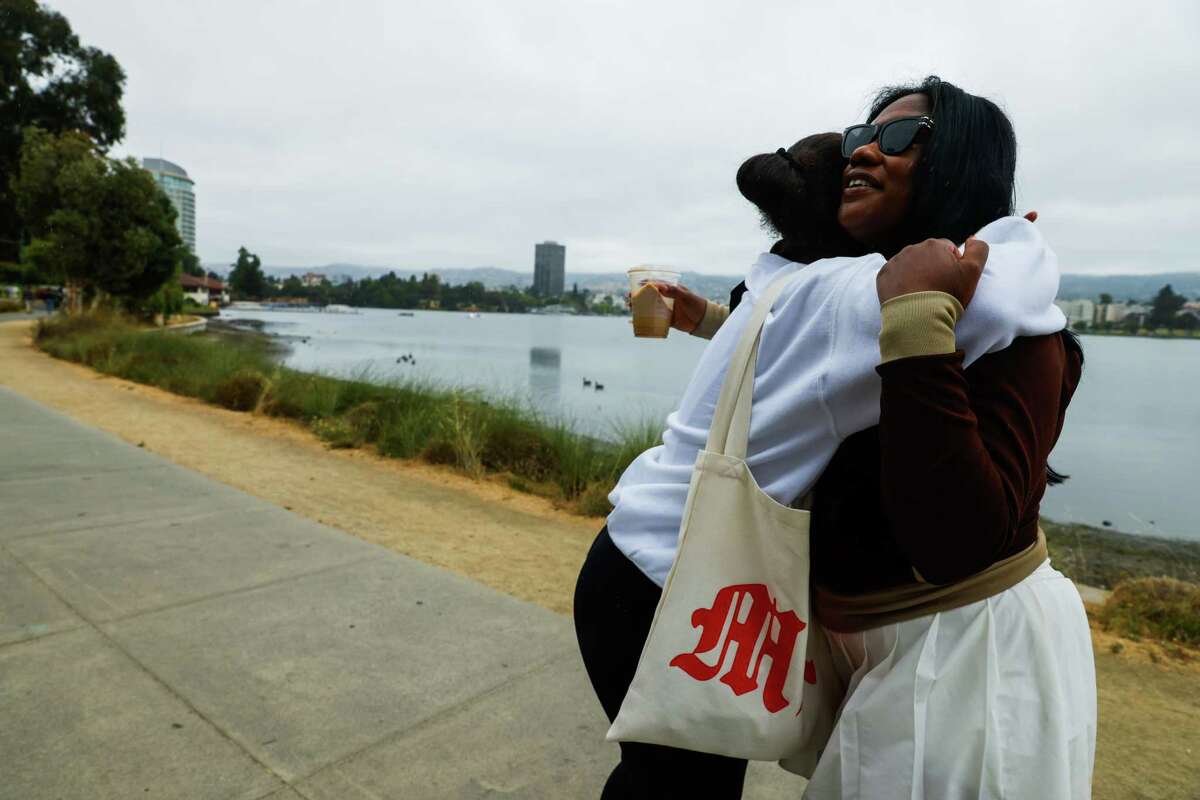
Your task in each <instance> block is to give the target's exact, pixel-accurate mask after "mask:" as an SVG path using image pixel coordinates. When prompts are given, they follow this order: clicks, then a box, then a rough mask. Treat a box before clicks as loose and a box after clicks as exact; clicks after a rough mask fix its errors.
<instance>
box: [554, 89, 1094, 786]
mask: <svg viewBox="0 0 1200 800" xmlns="http://www.w3.org/2000/svg"><path fill="white" fill-rule="evenodd" d="M1015 168H1016V138H1015V136H1014V133H1013V129H1012V125H1011V123H1010V122H1009V120H1008V119H1007V117H1006V116H1005V114H1004V113H1003V111H1001V110H1000V109H999V108H998V107H997V106H996V105H995V104H994V103H992V102H990V101H989V100H987V99H985V98H982V97H978V96H975V95H971V94H969V93H967V92H964V91H963V90H961V89H960V88H958V87H956V86H954V85H953V84H950V83H948V82H946V81H942V80H940V79H938V78H936V77H930V78H927V79H926V80H924V81H923V82H921V83H919V84H914V85H908V86H900V87H893V88H888V89H885V90H883V91H882V92H880V94H879V95H878V97H877V98H876V100H875V102H874V103H873V105H872V108H871V111H870V114H869V116H868V120H867V123H866V124H861V125H853V126H851V127H849V128H847V129H846V131H845V133H844V134H843V135H841V136H839V135H837V134H818V135H815V136H809V137H807V138H805V139H802V140H801V141H799V142H797V143H796V144H795V145H793V146H792V147H790V148H787V149H786V150H785V149H782V148H781V149H780V150H778V151H777V152H775V153H770V154H764V155H758V156H754V157H752V158H750V159H749V160H747V161H746V162H745V163H744V164H743V165H742V167H741V168H740V169H739V170H738V175H737V185H738V189H739V190H740V191H741V193H742V194H743V195H744V196H745V197H746V198H747V199H748V200H750V201H751V202H752V203H754V205H755V206H757V208H758V209H759V210H760V212H761V213H762V216H763V219H764V221H765V222H766V224H767V225H768V226H769V227H770V228H771V229H772V230H773V231H775V232H777V233H778V235H779V240H778V241H777V242H776V243H775V245H774V246H773V247H772V248H771V251H770V253H764V254H762V255H760V256H759V257H758V259H757V260H756V261H755V262H754V264H753V265H752V266H751V267H750V270H749V272H748V274H747V275H746V278H745V281H744V283H743V284H741V285H739V286H738V287H737V288H736V289H735V290H734V292H733V294H732V295H731V298H730V303H729V305H728V306H724V305H721V304H717V303H714V302H711V301H705V300H702V299H700V298H698V297H696V296H695V295H693V294H691V293H690V292H688V291H687V290H686V289H683V288H682V287H670V286H660V287H658V288H659V289H660V291H661V292H662V294H663V295H664V296H667V297H673V298H674V299H675V310H674V318H673V321H672V324H673V325H674V326H675V327H677V328H679V329H681V330H684V331H687V332H689V333H693V334H694V335H698V336H703V337H705V338H710V339H711V342H710V343H709V345H708V346H707V348H706V349H705V351H704V353H703V355H702V356H701V358H700V362H699V364H698V365H697V367H696V370H695V373H694V375H693V377H692V380H691V382H690V383H689V385H688V387H687V388H686V390H685V391H684V394H683V397H682V398H681V400H680V402H679V405H678V407H677V408H676V410H675V411H673V412H672V413H671V414H670V415H669V416H668V417H667V420H666V430H665V431H664V432H663V435H662V443H661V444H659V445H657V446H655V447H653V448H651V449H649V450H647V451H646V452H644V453H642V454H641V455H640V456H639V457H638V458H637V459H635V460H634V462H633V463H632V464H631V465H630V466H629V468H628V469H627V470H626V471H625V473H624V474H623V475H622V476H621V478H620V480H619V482H618V483H617V486H616V487H615V488H614V489H613V491H612V494H611V495H610V496H609V500H610V501H611V502H612V504H613V507H614V508H613V511H612V513H611V514H610V515H609V517H608V519H607V524H606V526H605V527H604V529H603V530H601V531H600V534H599V535H598V536H597V538H596V541H595V542H594V544H593V545H592V548H591V550H590V552H589V553H588V556H587V560H586V561H585V563H584V565H583V568H582V570H581V572H580V575H579V580H578V584H577V587H576V593H575V612H574V613H575V626H576V632H577V635H578V639H579V646H580V651H581V653H582V656H583V660H584V663H585V665H586V668H587V672H588V675H589V677H590V679H591V681H592V685H593V687H594V688H595V691H596V694H597V695H598V697H599V700H600V703H601V705H602V706H603V708H604V711H605V712H606V714H607V715H608V717H609V719H610V720H613V719H615V718H616V717H617V715H618V712H619V711H620V709H621V705H622V702H623V701H624V699H625V697H626V693H627V691H628V690H629V687H630V684H631V682H632V681H633V680H634V675H635V672H636V671H637V667H638V661H639V657H640V655H641V653H642V649H643V646H644V645H645V643H646V640H647V636H648V634H649V632H650V630H651V624H652V622H653V620H654V615H655V609H656V607H657V605H658V602H659V599H660V597H661V596H662V591H663V590H662V587H663V585H664V582H665V581H666V579H667V576H668V573H670V571H671V569H672V565H673V563H674V561H675V558H676V554H677V545H678V541H679V532H680V526H681V522H682V521H683V515H684V508H685V503H686V502H687V500H688V490H689V484H690V481H691V478H692V472H693V466H694V465H695V464H696V463H697V456H698V454H699V453H700V451H701V450H703V449H704V448H705V445H706V442H707V440H708V437H709V432H710V427H712V426H713V424H714V423H713V421H714V412H715V410H716V408H717V405H718V398H719V395H720V394H721V389H722V384H723V381H724V378H725V373H726V371H727V369H728V367H729V364H730V361H731V359H732V358H733V357H734V353H735V350H736V348H737V347H738V344H739V341H740V340H741V339H742V332H743V329H746V328H747V325H748V323H749V319H750V317H751V315H752V314H753V310H754V307H755V305H756V301H757V299H758V298H760V297H762V296H763V295H764V293H766V292H767V289H768V287H769V286H770V287H772V289H773V290H774V289H775V287H777V286H779V285H780V282H781V280H780V279H782V278H784V277H785V276H786V277H788V280H787V282H786V286H785V287H784V288H783V290H782V293H780V294H779V295H778V299H775V300H774V301H773V303H772V304H771V305H770V311H769V313H767V315H766V317H765V322H763V323H761V325H762V327H761V335H760V339H759V342H758V350H757V361H756V362H754V366H753V378H752V383H750V384H747V385H752V414H751V416H750V422H749V427H748V438H747V439H746V447H745V456H744V460H745V463H746V465H748V467H749V470H750V472H751V473H752V475H753V480H754V481H755V482H756V484H757V486H758V487H759V488H760V489H761V491H762V492H763V493H765V494H766V495H768V496H769V497H770V498H771V499H772V500H773V501H774V502H776V503H777V504H779V505H781V506H791V507H796V506H798V505H799V504H800V503H802V502H803V503H804V507H805V508H808V509H810V510H811V518H810V519H811V522H810V528H809V531H810V534H809V535H810V537H811V538H810V545H809V547H810V554H809V557H810V559H811V566H810V571H809V576H810V582H811V616H812V620H811V624H812V625H813V626H819V628H820V630H821V632H822V634H823V639H824V641H827V642H828V655H829V663H830V664H831V667H830V675H831V676H832V678H831V680H832V681H833V682H834V683H835V684H836V688H837V699H836V702H835V704H834V705H835V708H834V711H835V717H834V718H833V722H832V730H831V732H830V733H829V734H828V736H827V737H822V741H821V742H818V743H815V745H814V747H815V752H816V755H815V757H814V760H813V765H814V766H813V767H812V768H811V769H809V770H807V771H808V772H810V773H811V775H810V781H809V784H808V788H807V790H806V794H805V796H806V797H811V798H816V799H817V800H826V799H827V798H900V797H903V798H914V800H915V799H916V798H925V797H928V798H966V797H970V798H1033V797H1037V798H1087V797H1090V791H1091V774H1092V765H1093V761H1094V754H1095V737H1096V686H1095V673H1094V667H1093V660H1092V647H1091V638H1090V634H1089V630H1088V624H1087V619H1086V616H1085V614H1084V609H1083V605H1082V603H1081V601H1080V598H1079V595H1078V593H1077V592H1076V590H1075V587H1074V585H1073V584H1072V583H1071V582H1070V581H1069V580H1067V579H1066V578H1065V577H1064V576H1063V575H1062V574H1061V573H1059V572H1058V571H1057V570H1055V569H1054V568H1053V567H1052V566H1051V565H1050V562H1049V560H1048V558H1047V553H1046V547H1045V539H1044V536H1043V535H1042V534H1041V532H1040V530H1039V528H1038V509H1039V504H1040V501H1041V498H1042V495H1043V493H1044V492H1045V490H1046V487H1047V485H1050V484H1053V483H1055V482H1057V481H1059V480H1061V479H1062V478H1061V476H1058V475H1056V474H1055V473H1054V471H1053V470H1052V469H1050V467H1049V466H1048V464H1047V458H1048V456H1049V454H1050V451H1051V449H1052V448H1053V447H1054V444H1055V442H1056V440H1057V438H1058V435H1059V433H1060V431H1061V429H1062V425H1063V421H1064V418H1065V415H1066V409H1067V405H1068V403H1069V401H1070V399H1071V396H1072V394H1073V392H1074V390H1075V387H1076V385H1077V383H1078V381H1079V378H1080V374H1081V371H1082V368H1083V353H1082V351H1081V349H1080V347H1079V345H1078V343H1077V341H1076V340H1075V339H1074V338H1073V337H1072V335H1071V334H1070V333H1068V332H1067V331H1066V330H1065V322H1066V321H1065V319H1064V317H1063V315H1062V314H1061V312H1060V311H1059V310H1058V309H1057V308H1056V307H1055V306H1054V304H1053V301H1054V298H1055V294H1056V292H1057V289H1058V267H1057V261H1056V259H1055V256H1054V254H1053V252H1052V251H1051V250H1050V249H1049V247H1048V246H1047V244H1046V243H1045V241H1044V240H1043V238H1042V237H1041V235H1040V233H1039V231H1038V230H1037V228H1036V227H1035V225H1034V224H1033V219H1034V218H1035V215H1032V214H1031V215H1029V216H1028V217H1027V218H1020V217H1016V216H1013V200H1014V174H1015ZM736 534H737V532H736V531H733V532H731V533H730V535H731V536H736ZM734 616H736V613H735V615H734ZM735 622H736V620H735ZM797 658H799V656H797ZM801 660H802V659H801ZM760 661H761V659H760ZM785 713H787V712H785ZM746 764H747V762H746V761H745V760H742V759H737V758H731V757H728V756H723V755H714V754H711V753H705V752H698V751H694V750H686V749H679V748H673V747H667V746H664V745H659V744H648V743H643V742H638V741H622V742H621V760H620V763H619V764H618V765H617V767H616V768H615V769H614V770H613V772H612V773H611V775H610V776H609V779H608V782H607V784H606V785H605V787H604V789H603V795H602V797H603V798H605V799H606V800H608V799H610V798H656V799H659V798H670V797H688V798H701V797H702V798H706V800H707V799H708V798H713V799H714V800H720V799H721V798H737V797H740V796H741V792H742V784H743V780H744V777H745V770H746Z"/></svg>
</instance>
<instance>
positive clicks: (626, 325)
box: [222, 309, 1200, 540]
mask: <svg viewBox="0 0 1200 800" xmlns="http://www.w3.org/2000/svg"><path fill="white" fill-rule="evenodd" d="M412 314H413V316H400V315H399V313H398V312H396V311H389V310H383V309H362V310H361V313H359V314H327V313H301V312H272V311H249V310H246V311H231V310H226V311H223V312H222V317H223V318H225V319H229V320H231V321H234V320H245V319H256V320H261V321H262V322H263V323H264V330H265V331H266V332H268V333H272V334H277V335H280V336H286V337H289V339H290V344H291V346H292V347H291V352H290V353H289V354H288V355H287V356H286V357H285V363H286V364H287V365H288V366H292V367H295V368H296V369H302V370H308V371H321V372H327V373H330V374H337V375H343V376H361V375H367V376H369V377H371V378H373V379H376V380H386V379H391V378H396V377H419V378H423V379H425V380H430V381H433V382H437V383H441V384H444V385H461V386H472V387H479V388H482V389H484V390H486V391H487V392H488V393H491V394H501V393H502V394H506V395H510V396H517V397H520V398H522V399H525V400H527V401H529V402H531V403H532V404H534V405H535V406H536V407H538V408H539V409H541V410H543V411H545V412H548V413H551V414H555V415H561V416H564V417H567V418H569V419H571V420H572V421H573V423H574V425H575V426H576V428H577V429H579V430H582V431H586V432H589V433H595V434H598V435H605V434H606V433H607V432H608V431H610V430H611V429H612V426H614V425H620V424H622V423H626V422H632V421H636V420H639V419H645V418H652V419H662V418H664V417H665V416H666V414H667V412H669V411H670V410H671V409H672V408H674V406H675V403H676V401H677V400H678V398H679V396H680V394H681V393H682V391H683V388H684V386H685V385H686V384H687V382H688V380H689V379H690V378H691V374H692V369H693V367H694V365H695V363H696V360H697V358H698V357H699V355H700V352H701V351H702V350H703V349H704V346H705V342H704V341H702V340H699V339H695V338H693V337H690V336H686V335H682V334H679V333H678V332H672V334H671V336H670V337H669V338H667V339H666V340H647V339H635V338H634V337H633V334H632V331H631V329H630V327H631V326H630V322H629V318H628V317H572V316H541V315H533V314H484V315H482V316H480V317H478V318H474V319H472V318H469V317H468V316H467V315H466V314H465V313H456V312H446V311H415V312H412ZM291 337H299V338H291ZM305 338H306V339H307V342H305V341H303V339H305ZM1083 344H1084V350H1085V353H1086V356H1087V366H1086V367H1085V369H1084V377H1083V381H1082V383H1081V384H1080V387H1079V390H1078V392H1077V393H1076V395H1075V398H1074V400H1073V401H1072V402H1071V407H1070V410H1069V412H1068V414H1067V423H1066V427H1065V429H1064V431H1063V434H1062V437H1061V439H1060V440H1059V443H1058V446H1057V448H1056V449H1055V451H1054V454H1053V455H1052V456H1051V459H1050V463H1051V464H1052V465H1053V466H1054V467H1055V469H1057V470H1058V471H1059V472H1063V473H1066V474H1069V475H1071V476H1072V477H1071V480H1069V481H1067V482H1066V483H1065V484H1063V485H1062V486H1058V487H1054V488H1051V489H1049V490H1048V491H1047V493H1046V498H1045V500H1044V501H1043V503H1042V510H1043V513H1044V514H1045V515H1046V516H1047V517H1049V518H1051V519H1056V520H1060V521H1076V522H1086V523H1088V524H1091V525H1097V526H1099V525H1102V524H1103V523H1104V521H1106V520H1107V521H1108V522H1110V523H1111V525H1112V527H1114V528H1116V529H1119V530H1123V531H1129V532H1132V533H1152V534H1158V535H1164V536H1176V537H1182V538H1188V539H1195V540H1200V485H1198V483H1197V478H1200V341H1195V340H1191V341H1179V340H1167V339H1133V338H1119V337H1084V338H1083ZM408 354H411V355H412V356H413V360H414V361H415V365H414V364H409V363H404V362H399V361H398V359H399V357H400V356H401V355H408ZM585 380H587V381H591V382H592V384H593V385H592V386H590V387H589V386H585V385H584V381H585ZM596 383H599V384H601V385H603V387H604V389H603V390H602V391H598V390H597V389H596V388H595V384H596Z"/></svg>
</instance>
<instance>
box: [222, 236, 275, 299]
mask: <svg viewBox="0 0 1200 800" xmlns="http://www.w3.org/2000/svg"><path fill="white" fill-rule="evenodd" d="M229 289H230V291H231V292H233V294H234V295H235V296H237V297H245V298H250V299H252V300H260V299H262V298H263V297H265V296H266V295H267V276H266V275H264V274H263V271H262V261H261V260H259V258H258V256H256V255H255V254H254V253H251V252H250V251H249V250H247V249H246V248H245V247H239V248H238V257H237V261H236V262H234V264H233V270H232V271H231V272H230V273H229Z"/></svg>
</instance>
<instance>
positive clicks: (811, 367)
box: [608, 217, 1066, 586]
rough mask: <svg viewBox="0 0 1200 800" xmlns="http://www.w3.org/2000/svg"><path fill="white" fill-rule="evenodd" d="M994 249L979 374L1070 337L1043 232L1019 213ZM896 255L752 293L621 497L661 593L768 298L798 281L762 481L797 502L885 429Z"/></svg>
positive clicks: (971, 312)
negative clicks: (884, 300) (724, 399)
mask: <svg viewBox="0 0 1200 800" xmlns="http://www.w3.org/2000/svg"><path fill="white" fill-rule="evenodd" d="M977 238H979V239H982V240H984V241H985V242H987V243H988V245H989V247H990V252H989V254H988V260H987V264H986V265H985V267H984V270H983V275H982V277H981V278H980V280H979V286H978V288H977V289H976V291H975V296H974V298H973V299H972V300H971V303H970V305H968V306H967V309H966V313H965V314H964V315H963V317H962V319H961V320H960V321H959V323H958V326H957V328H956V341H957V346H958V348H959V349H961V350H964V351H965V352H966V361H965V363H966V364H967V365H969V364H971V363H972V362H973V361H975V360H976V359H977V358H979V357H980V356H982V355H984V354H985V353H993V352H996V351H997V350H1003V349H1004V348H1005V347H1008V345H1009V344H1011V343H1012V341H1013V339H1015V338H1017V337H1019V336H1041V335H1045V334H1049V333H1054V332H1056V331H1060V330H1062V329H1063V328H1064V327H1065V326H1066V318H1065V317H1064V316H1063V314H1062V312H1061V311H1060V310H1059V309H1058V307H1057V306H1055V305H1054V298H1055V295H1056V294H1057V293H1058V259H1057V258H1056V257H1055V255H1054V253H1053V251H1051V250H1050V248H1049V247H1047V245H1046V243H1045V241H1044V240H1043V239H1042V236H1041V234H1040V232H1039V231H1038V229H1037V228H1036V227H1034V225H1033V224H1032V223H1029V222H1027V221H1026V220H1024V219H1022V218H1019V217H1005V218H1003V219H999V220H997V221H995V222H993V223H991V224H990V225H988V226H987V227H985V228H983V229H982V230H981V231H979V233H978V234H977ZM884 263H885V259H884V258H883V256H881V255H878V254H873V255H869V256H863V257H861V258H828V259H823V260H821V261H816V262H813V263H812V264H808V265H805V264H798V263H795V262H792V261H788V260H786V259H784V258H781V257H780V256H776V255H772V254H769V253H764V254H762V255H760V256H759V257H758V260H757V261H756V262H755V263H754V265H753V266H752V267H751V269H750V273H749V275H748V276H747V277H746V294H745V296H744V297H743V298H742V302H741V303H740V304H739V305H738V307H737V308H736V309H735V310H734V311H733V313H732V314H730V315H729V318H728V319H727V320H725V322H724V324H723V325H722V326H721V328H720V330H718V331H717V334H716V335H715V336H714V337H713V339H712V341H711V342H709V344H708V347H707V348H706V349H705V350H704V353H703V354H702V355H701V356H700V361H699V363H698V364H697V365H696V371H695V372H694V373H693V374H692V379H691V381H690V382H689V383H688V386H687V388H686V389H685V390H684V393H683V398H682V399H681V400H680V402H679V407H678V408H677V409H676V410H675V411H673V412H671V413H670V414H669V415H668V416H667V429H666V430H665V431H663V435H662V444H660V445H657V446H655V447H652V448H650V449H649V450H647V451H645V452H644V453H642V454H641V455H640V456H638V457H637V458H636V459H634V461H633V463H632V464H630V465H629V467H628V468H627V469H626V470H625V472H624V474H623V475H621V479H620V480H619V481H618V482H617V485H616V488H614V489H613V491H612V493H611V494H609V496H608V499H609V502H611V503H612V504H613V506H614V508H613V511H612V513H611V514H609V515H608V533H609V536H611V537H612V541H613V544H615V545H616V546H617V548H618V549H619V550H620V551H621V552H622V553H624V554H625V555H626V556H627V557H628V558H629V559H630V560H631V561H633V563H634V564H636V565H637V567H638V568H639V569H640V570H641V571H642V572H643V573H645V574H646V576H647V577H648V578H650V580H652V581H654V582H655V583H657V584H658V585H659V586H662V585H663V582H664V581H665V580H666V578H667V573H668V572H669V571H670V569H671V564H672V562H673V561H674V559H675V548H676V543H677V541H678V537H679V525H680V521H681V519H682V517H683V507H684V503H685V501H686V500H687V492H688V485H689V483H690V481H691V476H692V465H693V464H694V463H695V461H696V456H697V454H698V453H699V452H700V450H701V449H702V448H703V447H704V445H705V443H706V441H707V439H708V429H709V426H710V425H711V423H712V417H713V411H714V409H715V408H716V404H717V397H718V395H719V394H720V393H721V382H722V381H723V380H724V378H725V370H726V368H727V366H728V364H729V360H730V358H731V357H732V355H733V351H734V349H735V348H736V347H737V343H738V341H739V339H740V338H741V335H742V330H743V328H744V327H745V325H746V320H747V318H748V317H749V316H750V313H751V310H752V309H753V307H754V304H755V302H756V301H757V299H758V297H759V295H760V294H761V293H762V292H763V290H764V289H766V287H767V286H768V285H769V284H770V283H771V282H772V281H773V280H774V279H775V278H777V277H779V276H781V275H783V274H785V273H795V274H796V276H797V277H796V278H795V279H794V280H793V281H792V283H791V284H790V285H789V286H788V288H787V289H785V290H784V292H783V294H782V295H781V296H780V298H779V300H778V301H776V303H775V306H774V308H773V309H772V311H771V313H770V314H768V315H767V321H766V323H765V325H764V326H763V334H762V340H761V343H760V344H759V349H758V362H757V365H756V367H755V371H754V406H753V412H752V414H751V419H750V442H749V447H748V449H747V455H746V461H747V463H748V464H749V466H750V471H751V473H752V474H753V475H754V478H755V480H756V481H758V485H759V486H760V487H761V488H762V490H763V491H764V492H766V493H767V494H768V495H770V496H771V497H772V498H773V499H774V500H776V501H778V502H780V503H783V504H784V505H790V504H791V503H792V502H794V501H795V500H796V498H798V497H801V496H803V495H804V494H807V493H808V492H809V491H810V490H811V489H812V488H813V486H814V485H815V484H816V482H817V479H818V478H819V477H820V476H821V473H822V472H823V471H824V469H825V467H826V466H827V465H828V464H829V461H830V460H831V459H832V458H833V454H834V452H835V451H836V450H837V448H838V445H839V444H840V443H841V442H842V440H843V439H845V438H846V437H847V436H850V435H851V434H853V433H857V432H858V431H861V430H864V429H866V428H869V427H871V426H873V425H878V424H879V393H880V381H879V376H878V374H876V372H875V367H876V366H877V365H878V364H879V329H880V326H881V319H880V314H879V296H878V294H877V291H876V288H875V277H876V275H877V273H878V272H879V270H880V269H882V268H883V265H884Z"/></svg>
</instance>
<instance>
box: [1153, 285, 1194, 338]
mask: <svg viewBox="0 0 1200 800" xmlns="http://www.w3.org/2000/svg"><path fill="white" fill-rule="evenodd" d="M1186 302H1187V298H1186V297H1184V296H1183V295H1181V294H1175V292H1174V291H1172V290H1171V284H1169V283H1168V284H1167V285H1166V286H1164V287H1163V288H1161V289H1159V290H1158V294H1157V295H1156V296H1155V297H1154V302H1153V304H1152V305H1151V309H1150V318H1149V321H1148V322H1149V326H1150V327H1151V328H1172V327H1174V326H1175V325H1176V322H1177V320H1176V319H1175V317H1176V316H1177V315H1178V314H1179V310H1180V309H1181V308H1183V304H1184V303H1186Z"/></svg>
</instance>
